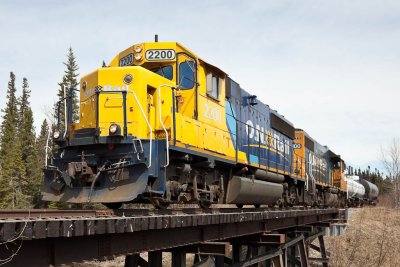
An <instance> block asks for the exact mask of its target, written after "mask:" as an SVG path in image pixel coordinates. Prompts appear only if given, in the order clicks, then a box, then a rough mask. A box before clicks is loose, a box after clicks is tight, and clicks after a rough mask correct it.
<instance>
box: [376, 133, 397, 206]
mask: <svg viewBox="0 0 400 267" xmlns="http://www.w3.org/2000/svg"><path fill="white" fill-rule="evenodd" d="M381 153H382V164H383V166H384V167H385V170H386V171H387V173H388V176H389V178H390V179H391V180H392V184H393V201H394V206H395V208H400V141H399V139H398V138H393V140H392V141H391V142H390V143H389V144H388V145H387V146H386V147H382V148H381Z"/></svg>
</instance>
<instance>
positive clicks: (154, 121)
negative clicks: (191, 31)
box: [42, 42, 347, 208]
mask: <svg viewBox="0 0 400 267" xmlns="http://www.w3.org/2000/svg"><path fill="white" fill-rule="evenodd" d="M73 92H74V90H71V94H72V93H73ZM79 93H80V109H79V122H73V121H72V119H71V114H72V110H71V109H72V105H70V106H69V108H68V112H67V113H68V114H69V116H68V120H67V123H66V127H65V128H66V129H65V130H64V131H63V132H60V130H61V129H57V130H56V131H55V132H54V136H53V137H54V142H55V143H56V144H57V153H56V154H55V155H54V157H53V159H52V162H51V164H49V165H48V166H47V167H46V168H45V180H44V184H43V189H42V195H43V200H46V201H65V202H70V203H87V202H99V203H104V204H105V205H107V206H108V207H113V208H117V207H119V206H120V205H121V204H122V203H130V202H147V203H153V204H154V205H155V206H157V207H165V206H167V205H168V204H171V203H198V204H199V205H201V206H202V207H208V206H209V205H211V204H213V203H229V204H236V205H237V206H242V205H255V206H259V205H262V204H266V205H296V204H307V205H321V206H322V205H325V206H337V205H339V204H342V205H344V202H345V200H346V190H347V189H346V182H345V180H344V179H343V173H344V171H345V165H344V161H343V160H342V159H341V158H340V156H338V155H336V154H335V153H333V152H332V151H331V150H329V149H328V148H327V147H324V146H321V145H319V144H318V143H317V142H316V141H315V140H313V139H312V138H311V137H309V136H308V134H307V133H306V132H304V131H302V130H299V129H296V128H295V127H294V126H293V124H292V123H291V122H289V121H288V120H286V119H285V118H284V117H283V116H281V115H280V114H278V113H277V112H276V111H275V110H273V109H271V108H270V107H269V106H268V105H265V104H263V103H262V102H260V101H259V100H258V99H257V96H255V95H252V94H250V93H248V92H246V91H245V90H243V89H242V88H241V87H240V85H239V84H238V83H236V82H235V81H233V80H232V79H231V78H230V77H229V76H228V75H227V74H226V73H225V72H224V71H222V70H221V69H219V68H218V67H216V66H213V65H211V64H209V63H207V62H205V61H204V60H202V59H201V58H199V57H198V56H197V55H196V54H194V53H193V52H191V51H190V50H189V49H187V48H185V47H184V46H182V45H181V44H179V43H176V42H149V43H141V44H136V45H133V46H131V47H129V48H128V49H126V50H124V51H122V52H121V53H119V54H118V55H117V56H116V57H115V58H114V59H113V60H112V61H111V62H110V64H109V65H108V66H104V67H102V68H100V69H98V70H96V71H94V72H92V73H90V74H88V75H86V76H84V77H82V78H81V80H80V88H79ZM70 102H71V101H70Z"/></svg>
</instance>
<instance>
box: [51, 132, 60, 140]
mask: <svg viewBox="0 0 400 267" xmlns="http://www.w3.org/2000/svg"><path fill="white" fill-rule="evenodd" d="M59 137H60V131H54V133H53V138H54V139H58V138H59Z"/></svg>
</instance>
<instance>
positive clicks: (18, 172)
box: [0, 48, 79, 209]
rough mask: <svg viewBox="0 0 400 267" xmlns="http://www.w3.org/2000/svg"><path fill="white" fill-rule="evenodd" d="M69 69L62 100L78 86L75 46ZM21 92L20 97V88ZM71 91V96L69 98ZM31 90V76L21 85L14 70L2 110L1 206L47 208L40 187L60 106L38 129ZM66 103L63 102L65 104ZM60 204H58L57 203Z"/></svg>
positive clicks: (61, 88)
mask: <svg viewBox="0 0 400 267" xmlns="http://www.w3.org/2000/svg"><path fill="white" fill-rule="evenodd" d="M64 65H65V71H64V75H63V77H62V79H61V82H60V83H59V84H58V85H59V89H58V92H55V94H56V93H57V96H58V99H59V101H61V102H62V100H63V98H64V88H69V87H76V86H77V84H78V82H77V77H78V75H79V74H78V73H77V71H78V65H77V63H76V59H75V56H74V53H73V50H72V48H70V49H69V50H68V54H67V61H66V62H64ZM17 88H21V93H20V95H19V96H18V89H17ZM68 91H69V90H66V92H67V95H66V96H67V98H68ZM30 94H31V90H30V88H29V82H28V79H27V78H25V77H24V78H22V83H21V84H20V85H19V84H18V82H17V77H16V75H15V74H14V73H13V72H10V77H9V81H8V85H7V94H6V106H5V108H4V109H2V110H1V113H2V123H1V126H0V208H2V209H5V208H33V207H45V206H47V204H48V203H43V202H42V201H41V195H40V187H41V183H42V180H43V172H42V168H43V167H44V165H45V157H46V147H49V148H50V149H48V150H47V153H48V154H49V155H51V152H52V147H53V145H52V138H51V136H50V135H49V133H50V132H51V131H52V129H54V128H55V127H56V124H57V120H56V116H57V115H56V114H57V113H58V105H57V103H55V105H54V107H53V109H52V112H51V114H50V115H49V118H48V120H47V119H45V120H44V121H43V122H42V124H41V126H40V129H39V131H38V132H36V129H35V127H34V116H33V113H32V108H31V103H30ZM73 105H74V110H75V112H74V117H75V119H76V117H77V115H78V113H77V112H78V100H77V96H76V95H74V98H73ZM63 106H64V103H63V102H62V107H63ZM60 115H61V116H60V117H61V125H60V127H61V130H62V129H63V128H64V109H63V108H60ZM55 206H57V205H55Z"/></svg>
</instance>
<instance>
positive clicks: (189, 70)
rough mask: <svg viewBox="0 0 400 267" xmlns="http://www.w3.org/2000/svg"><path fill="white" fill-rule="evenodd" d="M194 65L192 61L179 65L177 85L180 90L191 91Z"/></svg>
mask: <svg viewBox="0 0 400 267" xmlns="http://www.w3.org/2000/svg"><path fill="white" fill-rule="evenodd" d="M194 71H195V65H194V62H193V61H188V60H186V61H184V62H182V63H180V64H179V84H180V86H181V89H192V88H193V87H194V83H195V81H194Z"/></svg>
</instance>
